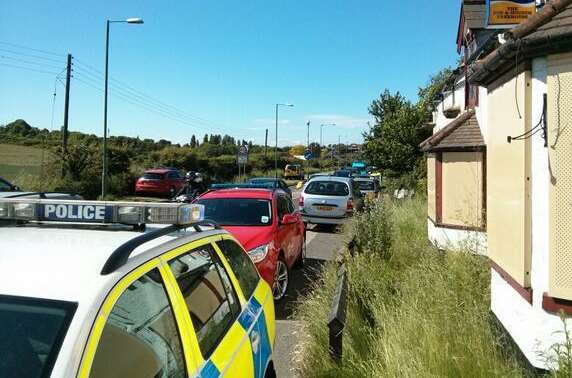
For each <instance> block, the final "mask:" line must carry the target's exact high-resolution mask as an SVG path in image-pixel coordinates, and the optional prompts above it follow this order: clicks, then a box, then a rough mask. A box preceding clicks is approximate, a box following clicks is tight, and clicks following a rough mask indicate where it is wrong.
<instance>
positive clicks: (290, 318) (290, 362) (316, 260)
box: [274, 192, 343, 378]
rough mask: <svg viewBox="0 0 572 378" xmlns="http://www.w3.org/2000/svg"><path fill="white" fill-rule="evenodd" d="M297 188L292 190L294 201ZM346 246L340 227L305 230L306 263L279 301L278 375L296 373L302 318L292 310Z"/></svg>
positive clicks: (292, 277)
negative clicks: (296, 316) (321, 270)
mask: <svg viewBox="0 0 572 378" xmlns="http://www.w3.org/2000/svg"><path fill="white" fill-rule="evenodd" d="M298 196H299V193H298V192H294V193H293V196H292V197H293V198H294V200H295V202H294V203H295V204H297V203H298ZM342 246H343V236H342V234H341V231H340V229H339V228H331V227H317V226H309V228H308V231H307V233H306V264H305V265H304V268H302V269H297V270H292V271H291V274H290V285H289V288H288V292H287V293H286V296H285V298H284V299H282V300H281V301H280V302H279V303H277V304H276V344H275V350H274V363H275V365H276V373H277V376H278V378H288V377H296V374H295V370H294V368H295V365H296V364H295V362H294V361H295V358H296V351H297V346H298V341H299V336H300V335H299V330H300V326H301V321H300V320H297V319H295V318H294V314H293V310H294V307H295V306H296V302H297V301H298V300H299V298H300V296H301V295H303V294H306V293H307V292H308V290H309V287H310V284H311V283H312V282H313V281H314V280H315V279H316V277H317V275H318V273H319V271H320V269H321V267H322V265H323V264H324V263H325V262H326V261H328V260H333V259H335V257H336V255H337V252H338V251H339V250H340V248H341V247H342Z"/></svg>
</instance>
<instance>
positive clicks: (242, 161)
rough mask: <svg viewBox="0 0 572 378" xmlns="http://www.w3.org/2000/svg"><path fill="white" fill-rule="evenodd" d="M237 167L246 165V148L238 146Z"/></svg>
mask: <svg viewBox="0 0 572 378" xmlns="http://www.w3.org/2000/svg"><path fill="white" fill-rule="evenodd" d="M237 160H238V165H246V163H248V146H246V145H245V146H240V148H239V149H238V158H237Z"/></svg>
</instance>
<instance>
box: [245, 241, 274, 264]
mask: <svg viewBox="0 0 572 378" xmlns="http://www.w3.org/2000/svg"><path fill="white" fill-rule="evenodd" d="M269 249H270V245H269V244H264V245H261V246H260V247H256V248H253V249H251V250H250V251H248V252H247V253H248V256H249V257H250V259H251V260H252V262H253V263H259V262H261V261H262V260H264V259H265V258H266V256H267V255H268V250H269Z"/></svg>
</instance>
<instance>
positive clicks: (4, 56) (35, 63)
mask: <svg viewBox="0 0 572 378" xmlns="http://www.w3.org/2000/svg"><path fill="white" fill-rule="evenodd" d="M0 58H1V59H8V60H11V61H14V62H18V63H23V64H31V65H36V66H41V67H46V68H55V69H59V68H60V67H61V65H60V66H56V65H53V64H46V63H38V62H32V61H30V60H25V59H19V58H13V57H11V56H6V55H0Z"/></svg>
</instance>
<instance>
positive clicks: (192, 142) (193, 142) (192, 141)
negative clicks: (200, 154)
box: [191, 134, 197, 148]
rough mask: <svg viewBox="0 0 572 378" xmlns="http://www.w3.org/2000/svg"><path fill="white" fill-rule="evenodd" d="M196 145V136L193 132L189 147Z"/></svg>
mask: <svg viewBox="0 0 572 378" xmlns="http://www.w3.org/2000/svg"><path fill="white" fill-rule="evenodd" d="M195 147H197V137H195V134H193V135H192V136H191V148H195Z"/></svg>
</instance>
